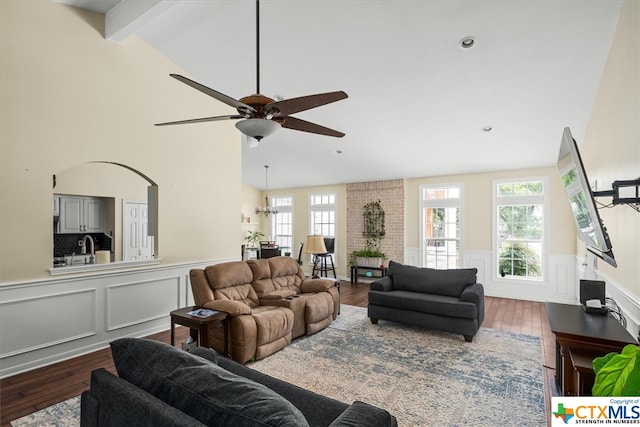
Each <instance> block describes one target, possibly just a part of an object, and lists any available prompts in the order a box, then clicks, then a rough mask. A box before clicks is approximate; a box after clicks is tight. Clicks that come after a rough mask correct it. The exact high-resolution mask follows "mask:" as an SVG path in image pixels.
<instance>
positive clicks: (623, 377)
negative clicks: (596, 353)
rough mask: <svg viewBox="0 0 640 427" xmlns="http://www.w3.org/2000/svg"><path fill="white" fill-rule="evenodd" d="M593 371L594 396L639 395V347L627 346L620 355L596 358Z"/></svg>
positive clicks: (614, 354)
mask: <svg viewBox="0 0 640 427" xmlns="http://www.w3.org/2000/svg"><path fill="white" fill-rule="evenodd" d="M598 359H600V360H598ZM593 370H594V372H595V373H596V380H595V382H594V384H593V389H592V394H593V395H594V396H639V395H640V347H638V346H636V345H633V344H629V345H627V346H625V347H624V349H622V352H621V353H620V354H617V353H609V354H607V355H606V356H604V357H597V358H596V359H594V361H593Z"/></svg>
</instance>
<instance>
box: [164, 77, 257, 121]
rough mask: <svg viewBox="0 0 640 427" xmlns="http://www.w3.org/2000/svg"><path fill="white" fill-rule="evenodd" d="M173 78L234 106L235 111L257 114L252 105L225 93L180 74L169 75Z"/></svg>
mask: <svg viewBox="0 0 640 427" xmlns="http://www.w3.org/2000/svg"><path fill="white" fill-rule="evenodd" d="M169 75H170V76H171V77H173V78H174V79H176V80H179V81H181V82H182V83H184V84H186V85H188V86H191V87H192V88H194V89H196V90H199V91H200V92H202V93H204V94H207V95H209V96H210V97H212V98H215V99H217V100H218V101H220V102H224V103H225V104H227V105H230V106H232V107H233V108H235V109H242V110H244V111H249V112H252V113H255V112H256V110H255V109H254V108H253V107H251V106H250V105H247V104H245V103H244V102H240V101H238V100H237V99H234V98H232V97H230V96H227V95H225V94H224V93H221V92H218V91H217V90H213V89H211V88H210V87H207V86H205V85H203V84H200V83H198V82H196V81H193V80H191V79H188V78H186V77H184V76H181V75H180V74H169Z"/></svg>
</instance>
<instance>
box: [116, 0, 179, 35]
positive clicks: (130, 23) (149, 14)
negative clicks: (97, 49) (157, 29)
mask: <svg viewBox="0 0 640 427" xmlns="http://www.w3.org/2000/svg"><path fill="white" fill-rule="evenodd" d="M176 3H177V0H123V1H121V2H120V3H118V4H117V5H115V6H114V7H113V8H112V9H110V10H109V11H108V12H107V13H106V14H105V32H104V33H105V35H104V36H105V38H106V39H107V40H111V41H113V42H116V43H120V42H121V41H123V40H124V39H126V38H127V37H128V36H130V35H131V34H133V33H135V32H136V30H137V29H139V28H141V27H143V26H144V25H145V24H147V23H149V22H151V21H152V20H153V19H154V18H156V17H157V16H159V15H160V14H162V13H164V12H165V11H166V10H167V9H169V8H170V7H171V6H173V5H174V4H176Z"/></svg>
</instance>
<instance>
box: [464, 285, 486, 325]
mask: <svg viewBox="0 0 640 427" xmlns="http://www.w3.org/2000/svg"><path fill="white" fill-rule="evenodd" d="M460 301H463V302H472V303H474V304H475V305H476V307H478V326H480V325H482V322H483V321H484V286H482V284H480V283H474V284H473V285H470V286H467V287H466V288H465V289H464V291H462V293H461V294H460Z"/></svg>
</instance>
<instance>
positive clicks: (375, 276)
mask: <svg viewBox="0 0 640 427" xmlns="http://www.w3.org/2000/svg"><path fill="white" fill-rule="evenodd" d="M358 270H365V273H364V274H360V273H358ZM374 272H380V274H374ZM367 273H369V274H368V275H367ZM386 275H387V267H362V266H358V265H352V266H351V283H357V282H358V277H365V278H367V279H374V280H375V279H380V278H382V277H385V276H386Z"/></svg>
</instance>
